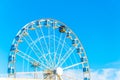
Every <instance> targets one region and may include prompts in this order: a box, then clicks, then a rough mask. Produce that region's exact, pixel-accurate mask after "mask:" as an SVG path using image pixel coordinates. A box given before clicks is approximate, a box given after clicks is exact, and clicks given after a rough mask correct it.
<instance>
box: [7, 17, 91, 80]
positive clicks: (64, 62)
mask: <svg viewBox="0 0 120 80" xmlns="http://www.w3.org/2000/svg"><path fill="white" fill-rule="evenodd" d="M8 77H13V78H30V79H38V80H90V69H89V64H88V59H87V56H86V52H85V50H84V48H83V46H82V44H81V42H80V40H79V38H78V37H77V36H76V34H75V33H74V32H73V31H72V30H71V29H70V28H69V27H68V26H67V25H65V24H64V23H62V22H60V21H57V20H54V19H40V20H35V21H32V22H30V23H28V24H27V25H25V26H24V27H23V28H22V29H21V30H19V32H18V33H17V35H16V37H15V38H14V40H13V42H12V46H11V48H10V54H9V58H8Z"/></svg>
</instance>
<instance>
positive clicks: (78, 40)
mask: <svg viewBox="0 0 120 80" xmlns="http://www.w3.org/2000/svg"><path fill="white" fill-rule="evenodd" d="M41 20H54V19H50V18H47V19H39V20H34V21H32V22H30V23H28V24H26V25H25V26H24V27H22V28H21V29H23V28H26V27H28V25H30V24H33V23H34V22H36V21H41ZM54 21H56V22H60V21H58V20H54ZM60 23H61V24H63V25H65V24H64V23H62V22H60ZM65 26H66V27H67V29H68V30H70V31H72V30H71V29H70V28H69V27H68V26H67V25H65ZM21 29H20V30H19V32H18V33H17V35H19V34H20V31H21ZM72 33H73V35H74V36H75V37H76V38H77V40H78V41H79V44H80V45H81V46H82V44H81V42H80V40H79V38H78V36H77V35H76V34H75V33H74V32H73V31H72ZM17 35H16V36H17ZM14 42H15V39H14V40H13V42H12V44H14ZM82 48H83V46H82ZM83 50H84V48H83ZM84 54H85V56H86V52H85V50H84ZM86 57H87V56H86ZM87 63H88V61H87ZM88 67H89V66H88Z"/></svg>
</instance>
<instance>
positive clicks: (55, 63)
mask: <svg viewBox="0 0 120 80" xmlns="http://www.w3.org/2000/svg"><path fill="white" fill-rule="evenodd" d="M61 37H62V34H60V38H59V41H58V45H57V49H56V51H55V54H54V63H55V65H56V56H57V51H58V48H59V45H60V41H61Z"/></svg>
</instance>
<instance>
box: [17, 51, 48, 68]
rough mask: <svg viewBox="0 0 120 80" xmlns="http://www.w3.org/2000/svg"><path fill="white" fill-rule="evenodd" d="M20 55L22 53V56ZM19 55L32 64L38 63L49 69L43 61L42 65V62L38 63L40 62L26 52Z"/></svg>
mask: <svg viewBox="0 0 120 80" xmlns="http://www.w3.org/2000/svg"><path fill="white" fill-rule="evenodd" d="M20 53H21V54H20ZM17 55H18V56H20V57H22V58H23V59H25V60H27V61H29V62H30V63H32V62H37V63H38V64H40V65H42V66H43V67H46V68H47V69H48V67H47V66H46V65H44V64H42V63H43V62H42V61H41V63H40V62H38V60H36V59H34V58H32V57H31V56H29V55H27V54H26V53H24V52H22V51H20V50H19V53H18V54H17ZM39 67H41V66H39Z"/></svg>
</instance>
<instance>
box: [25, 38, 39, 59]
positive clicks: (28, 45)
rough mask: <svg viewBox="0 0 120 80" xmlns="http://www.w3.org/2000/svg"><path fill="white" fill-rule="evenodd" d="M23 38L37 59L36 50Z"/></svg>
mask: <svg viewBox="0 0 120 80" xmlns="http://www.w3.org/2000/svg"><path fill="white" fill-rule="evenodd" d="M24 40H25V42H26V43H27V44H28V46H29V47H30V48H31V50H32V51H33V52H34V54H35V55H36V56H37V58H38V59H39V56H38V54H37V53H36V51H35V50H34V49H33V46H31V45H30V43H29V42H28V41H27V39H25V38H24Z"/></svg>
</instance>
